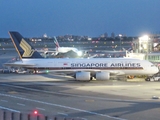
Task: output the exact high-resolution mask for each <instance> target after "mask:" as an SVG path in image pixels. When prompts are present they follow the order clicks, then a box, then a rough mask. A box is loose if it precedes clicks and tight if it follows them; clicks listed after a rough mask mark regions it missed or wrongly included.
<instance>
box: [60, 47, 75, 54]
mask: <svg viewBox="0 0 160 120" xmlns="http://www.w3.org/2000/svg"><path fill="white" fill-rule="evenodd" d="M71 50H72V51H74V52H78V49H77V48H74V47H58V48H57V51H58V52H60V53H66V52H68V51H71Z"/></svg>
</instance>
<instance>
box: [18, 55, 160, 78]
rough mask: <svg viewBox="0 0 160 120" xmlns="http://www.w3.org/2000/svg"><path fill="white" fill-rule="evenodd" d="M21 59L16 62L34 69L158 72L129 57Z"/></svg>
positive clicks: (131, 73)
mask: <svg viewBox="0 0 160 120" xmlns="http://www.w3.org/2000/svg"><path fill="white" fill-rule="evenodd" d="M22 61H23V62H22ZM22 61H18V62H21V64H33V66H30V67H26V68H29V69H35V70H41V69H46V70H53V71H73V72H77V71H88V72H94V71H95V72H97V71H105V72H109V73H115V74H119V75H120V74H126V75H153V74H156V73H157V72H158V68H157V67H156V66H154V65H153V64H152V63H150V62H149V61H146V60H139V59H129V58H91V59H67V58H66V59H61V58H59V59H22Z"/></svg>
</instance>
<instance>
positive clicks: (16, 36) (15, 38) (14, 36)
mask: <svg viewBox="0 0 160 120" xmlns="http://www.w3.org/2000/svg"><path fill="white" fill-rule="evenodd" d="M8 33H9V35H10V38H11V40H12V42H13V44H14V47H15V48H16V50H17V52H18V54H19V57H20V58H21V59H22V58H43V57H42V56H41V55H40V54H39V53H38V52H37V51H35V49H34V48H33V46H32V45H31V44H30V43H29V41H28V40H27V39H24V38H23V37H22V35H21V34H20V33H18V32H15V31H9V32H8Z"/></svg>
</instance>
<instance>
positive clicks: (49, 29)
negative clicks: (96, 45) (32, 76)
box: [0, 0, 160, 37]
mask: <svg viewBox="0 0 160 120" xmlns="http://www.w3.org/2000/svg"><path fill="white" fill-rule="evenodd" d="M8 31H19V32H20V33H21V34H22V35H23V36H25V37H33V36H34V37H38V36H42V35H43V34H44V33H46V34H47V35H48V36H58V35H66V34H72V35H86V36H91V37H97V36H99V35H101V34H103V33H105V32H107V33H108V35H109V36H110V34H111V33H112V32H114V33H115V34H120V33H121V34H126V35H127V36H140V35H143V34H146V33H158V32H159V33H160V0H0V37H9V36H8Z"/></svg>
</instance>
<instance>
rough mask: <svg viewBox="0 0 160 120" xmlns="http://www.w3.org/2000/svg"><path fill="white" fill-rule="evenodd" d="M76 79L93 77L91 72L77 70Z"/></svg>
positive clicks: (85, 79)
mask: <svg viewBox="0 0 160 120" xmlns="http://www.w3.org/2000/svg"><path fill="white" fill-rule="evenodd" d="M75 78H76V80H82V81H89V80H90V78H91V75H90V72H77V73H76V74H75Z"/></svg>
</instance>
